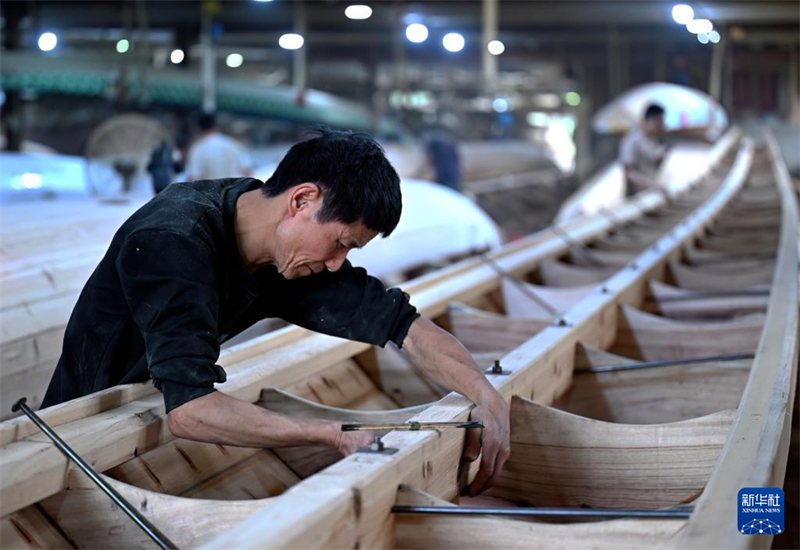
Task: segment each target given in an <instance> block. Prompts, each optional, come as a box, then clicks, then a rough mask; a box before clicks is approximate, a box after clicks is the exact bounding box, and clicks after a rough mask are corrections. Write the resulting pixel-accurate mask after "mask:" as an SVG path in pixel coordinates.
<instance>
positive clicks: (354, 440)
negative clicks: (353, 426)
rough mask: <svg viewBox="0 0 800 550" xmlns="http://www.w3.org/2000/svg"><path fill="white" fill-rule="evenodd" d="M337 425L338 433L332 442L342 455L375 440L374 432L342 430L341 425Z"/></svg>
mask: <svg viewBox="0 0 800 550" xmlns="http://www.w3.org/2000/svg"><path fill="white" fill-rule="evenodd" d="M338 426H339V433H338V434H337V436H336V439H335V440H334V442H333V446H334V447H336V448H337V449H338V450H339V452H340V453H342V454H343V455H344V456H347V455H349V454H353V453H354V452H356V451H357V450H359V449H360V448H361V447H367V446H369V445H370V443H372V442H373V441H375V433H374V432H343V431H342V430H341V425H338Z"/></svg>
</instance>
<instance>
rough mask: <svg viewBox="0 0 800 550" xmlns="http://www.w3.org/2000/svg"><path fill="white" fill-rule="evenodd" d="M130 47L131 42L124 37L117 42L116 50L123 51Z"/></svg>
mask: <svg viewBox="0 0 800 550" xmlns="http://www.w3.org/2000/svg"><path fill="white" fill-rule="evenodd" d="M130 47H131V43H130V42H128V41H127V40H125V39H124V38H123V39H122V40H120V41H118V42H117V52H118V53H125V52H127V51H128V50H129V49H130Z"/></svg>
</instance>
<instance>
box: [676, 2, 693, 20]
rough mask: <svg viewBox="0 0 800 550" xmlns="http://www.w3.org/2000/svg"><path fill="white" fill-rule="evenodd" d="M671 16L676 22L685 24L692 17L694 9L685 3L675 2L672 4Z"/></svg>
mask: <svg viewBox="0 0 800 550" xmlns="http://www.w3.org/2000/svg"><path fill="white" fill-rule="evenodd" d="M672 18H673V19H674V20H675V22H676V23H680V24H681V25H685V24H687V23H688V22H689V21H691V20H692V19H694V10H693V9H692V7H691V6H688V5H686V4H677V5H675V6H672Z"/></svg>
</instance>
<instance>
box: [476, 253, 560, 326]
mask: <svg viewBox="0 0 800 550" xmlns="http://www.w3.org/2000/svg"><path fill="white" fill-rule="evenodd" d="M478 257H479V258H480V259H481V260H483V261H484V262H486V264H487V265H488V266H489V267H491V268H492V269H494V270H495V271H496V272H497V274H498V275H500V276H501V277H503V278H504V279H506V280H508V281H509V282H511V283H512V284H513V285H514V286H515V287H517V288H518V289H519V291H520V292H522V293H523V294H524V295H525V296H527V297H528V298H530V299H531V300H532V301H533V302H535V303H536V304H537V305H538V306H539V307H541V308H542V309H544V310H545V311H546V312H547V313H549V314H550V315H552V316H553V317H556V316H557V315H558V311H556V309H555V308H554V307H553V306H551V305H550V304H548V303H547V302H546V301H545V300H544V299H543V298H541V297H540V296H537V295H536V293H534V292H532V291H531V289H529V288H528V287H527V286H526V285H525V284H524V283H523V282H522V281H519V280H518V279H517V278H516V277H514V276H513V275H511V273H509V272H508V271H506V270H505V269H503V268H502V267H500V266H499V265H497V262H495V261H494V260H492V259H491V258H490V257H489V256H487V255H486V254H481V255H480V256H478Z"/></svg>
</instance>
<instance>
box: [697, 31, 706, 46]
mask: <svg viewBox="0 0 800 550" xmlns="http://www.w3.org/2000/svg"><path fill="white" fill-rule="evenodd" d="M697 41H698V42H700V43H701V44H708V35H707V34H706V33H704V32H701V33H700V34H698V35H697Z"/></svg>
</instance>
